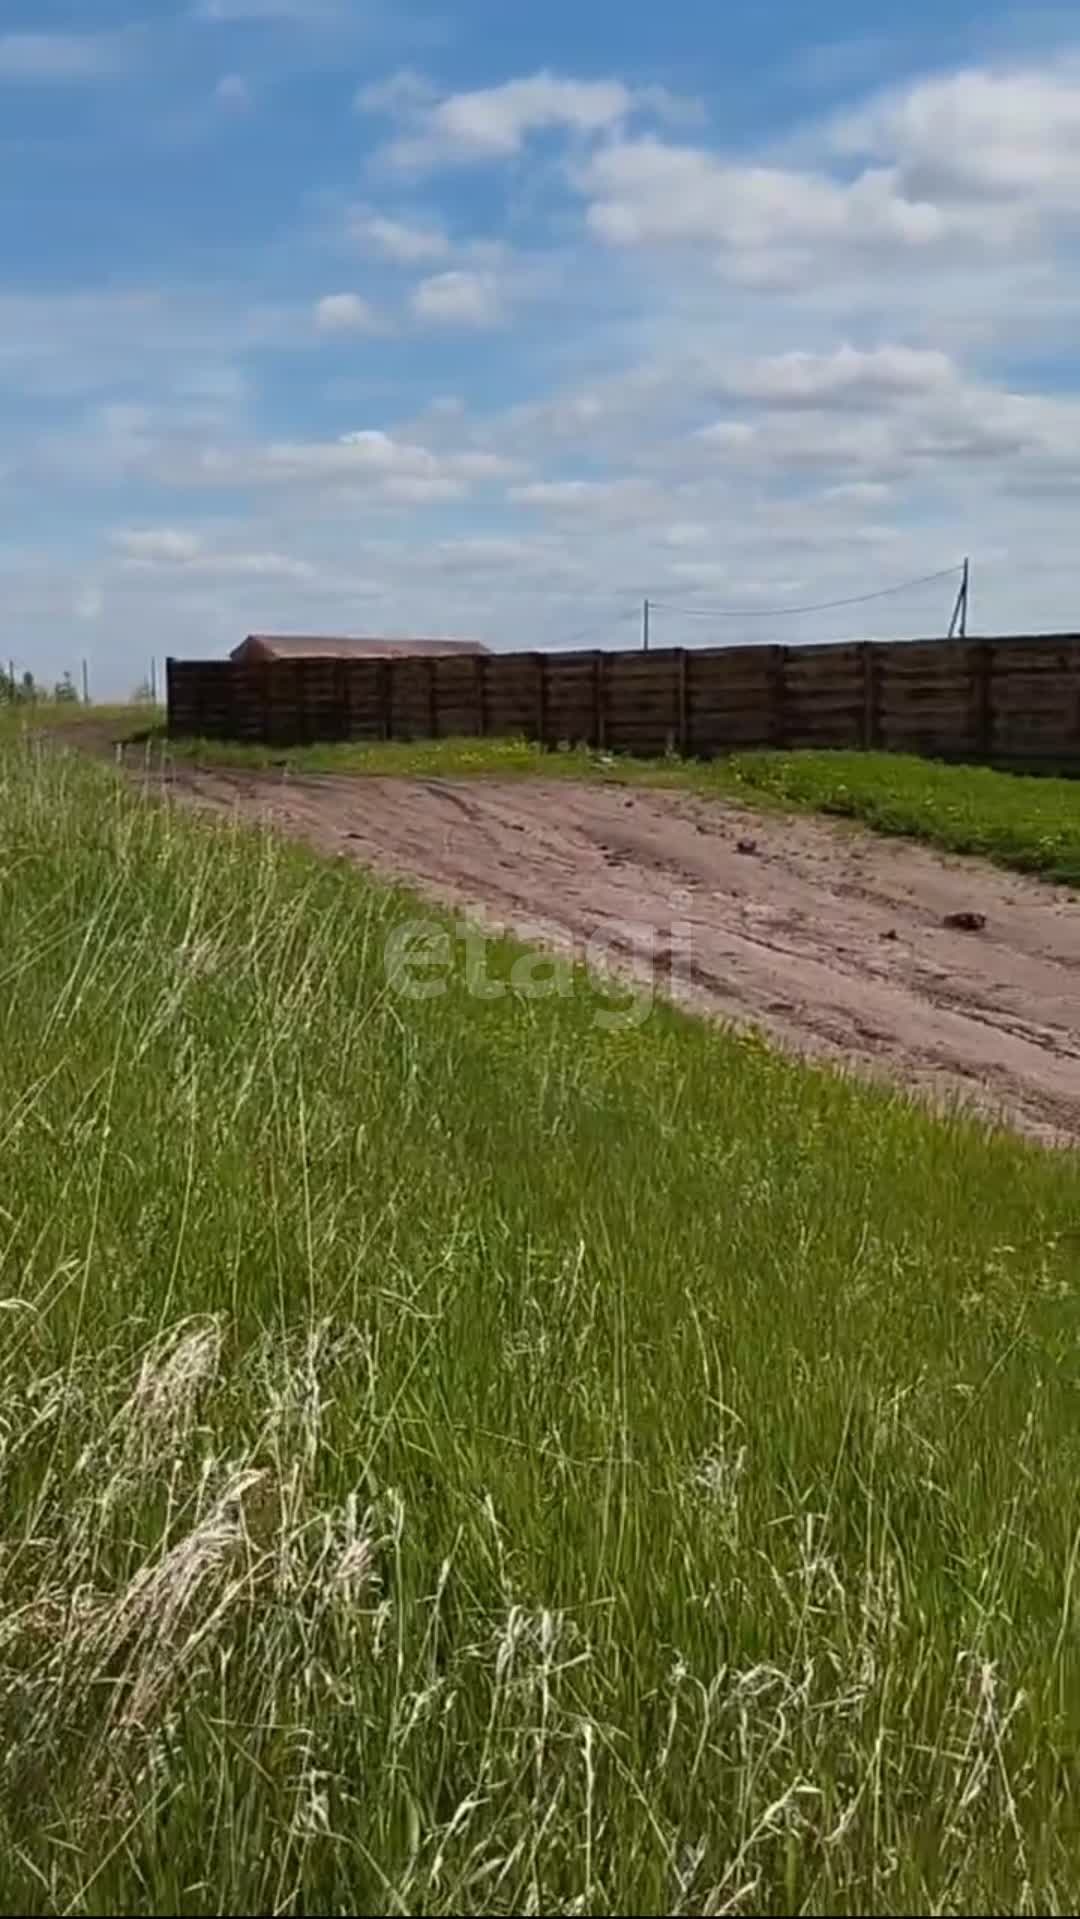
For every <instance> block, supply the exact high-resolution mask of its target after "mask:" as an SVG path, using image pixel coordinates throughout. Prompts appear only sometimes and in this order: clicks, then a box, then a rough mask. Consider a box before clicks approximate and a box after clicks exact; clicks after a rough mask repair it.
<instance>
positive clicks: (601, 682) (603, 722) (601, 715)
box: [593, 652, 607, 747]
mask: <svg viewBox="0 0 1080 1919" xmlns="http://www.w3.org/2000/svg"><path fill="white" fill-rule="evenodd" d="M605 681H606V675H605V672H604V655H603V653H602V652H597V653H596V654H595V655H594V656H593V745H594V746H598V747H604V746H606V745H607V706H606V694H607V686H606V684H605Z"/></svg>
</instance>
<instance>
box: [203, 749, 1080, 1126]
mask: <svg viewBox="0 0 1080 1919" xmlns="http://www.w3.org/2000/svg"><path fill="white" fill-rule="evenodd" d="M167 785H168V787H169V789H170V790H171V792H172V793H174V794H175V795H176V797H177V798H180V799H183V800H184V801H187V802H194V803H196V804H198V805H200V806H202V807H204V808H208V809H210V810H211V811H213V812H216V813H218V814H223V813H224V814H238V815H240V816H241V817H244V818H247V819H252V820H260V821H263V822H266V823H269V824H272V825H273V826H275V827H277V828H279V829H280V830H282V831H285V832H288V833H291V834H294V835H297V836H298V837H300V838H302V839H304V840H306V841H307V842H308V843H310V844H311V845H313V846H315V847H316V848H318V849H319V850H321V851H323V852H327V853H333V854H336V855H338V856H342V857H345V858H348V859H352V860H355V861H356V862H358V863H359V864H362V865H364V866H366V867H369V868H372V869H374V870H375V871H377V872H379V873H382V874H385V875H388V876H389V877H392V878H394V879H398V880H403V881H407V882H408V883H409V884H410V885H411V886H413V887H414V888H415V889H416V890H417V891H420V892H423V893H425V894H427V895H428V896H429V897H431V898H433V899H436V900H438V901H440V902H442V903H446V904H450V905H453V906H455V907H457V908H459V909H461V910H463V911H465V912H467V913H468V914H469V915H470V916H472V917H474V918H476V919H477V920H480V921H482V922H483V923H485V924H487V925H489V926H498V927H506V928H508V929H512V930H519V931H520V930H522V929H524V930H525V931H526V932H527V934H528V935H529V936H531V937H535V936H536V933H537V929H538V928H539V929H542V930H543V933H544V934H545V936H546V937H548V938H550V939H551V940H552V941H554V942H558V943H559V944H563V945H565V944H567V943H569V944H571V945H572V946H573V947H574V949H575V950H577V951H581V950H583V949H584V946H585V944H586V943H587V942H588V941H590V940H592V939H594V938H596V937H597V936H603V937H604V938H605V940H606V941H607V943H608V945H609V948H610V953H611V956H612V961H613V963H614V965H615V967H616V968H617V969H618V970H622V971H624V972H626V973H627V974H630V975H634V976H637V977H643V976H644V975H645V974H647V973H649V972H650V971H651V967H652V964H653V960H652V954H653V953H654V952H658V953H659V957H660V960H661V968H660V970H661V972H662V971H663V964H664V955H665V953H666V954H667V955H669V956H670V953H671V951H672V950H673V949H678V950H679V951H680V952H682V951H683V949H684V948H686V947H687V946H688V949H689V960H688V963H687V964H686V965H685V966H684V967H683V968H682V969H681V974H680V976H679V977H676V978H674V979H673V980H672V981H671V990H672V992H673V994H674V996H675V997H676V998H678V999H679V1000H681V1001H682V1002H684V1003H686V1004H687V1005H689V1006H691V1007H693V1008H694V1009H696V1010H698V1011H703V1012H706V1013H709V1014H712V1015H713V1016H716V1017H720V1018H723V1019H727V1020H732V1021H735V1022H738V1023H741V1024H747V1023H753V1024H755V1025H757V1026H759V1027H760V1028H761V1029H762V1030H763V1031H764V1032H766V1033H767V1034H769V1035H770V1036H771V1037H772V1038H774V1039H775V1040H777V1041H778V1042H779V1043H780V1044H781V1045H782V1046H784V1047H786V1048H788V1049H789V1050H791V1051H793V1052H796V1053H799V1054H802V1055H806V1056H809V1057H813V1058H818V1059H825V1060H829V1061H833V1062H836V1063H840V1064H842V1065H845V1066H850V1067H852V1068H854V1069H856V1070H858V1071H860V1072H869V1073H873V1074H877V1075H880V1074H886V1075H888V1076H890V1077H892V1078H894V1079H896V1080H898V1081H900V1082H901V1083H903V1084H905V1085H907V1086H909V1087H913V1088H915V1089H917V1090H918V1091H920V1092H921V1093H923V1094H924V1095H929V1096H930V1097H932V1098H934V1099H936V1100H938V1101H941V1100H954V1099H957V1098H959V1099H960V1100H961V1101H962V1102H964V1103H966V1104H970V1105H973V1106H974V1107H976V1108H977V1109H978V1110H979V1111H981V1112H982V1113H984V1114H987V1115H989V1116H991V1117H993V1118H995V1119H998V1120H1004V1121H1007V1122H1008V1123H1011V1124H1012V1125H1014V1126H1018V1127H1020V1128H1021V1129H1022V1130H1024V1131H1026V1132H1028V1133H1030V1134H1031V1135H1033V1136H1034V1137H1036V1138H1039V1139H1042V1140H1045V1141H1057V1142H1063V1141H1064V1142H1076V1141H1078V1140H1080V905H1078V902H1077V899H1076V896H1075V895H1073V894H1072V893H1071V892H1069V891H1067V890H1066V889H1063V888H1054V887H1051V886H1047V885H1044V884H1042V883H1040V882H1039V881H1036V880H1029V879H1026V878H1024V877H1023V876H1020V875H1016V874H1012V873H1006V872H1002V871H999V870H998V869H997V868H995V867H992V866H989V865H987V864H985V863H983V862H981V861H978V860H960V859H954V858H947V857H944V856H941V855H938V854H936V853H934V852H932V851H930V850H929V849H926V848H923V847H920V846H917V845H913V844H910V843H907V842H900V841H892V840H886V839H882V838H879V837H876V836H873V835H870V834H867V833H860V832H857V831H853V830H852V829H851V828H850V827H848V826H846V825H836V824H833V823H831V822H825V821H817V820H806V819H801V818H800V819H786V818H781V817H777V816H775V815H763V814H758V813H750V812H746V811H743V810H741V809H739V808H737V807H732V806H728V805H727V804H725V803H723V802H720V801H713V800H706V799H702V798H699V797H697V796H692V795H687V794H682V793H672V792H662V791H655V790H654V791H648V790H645V789H642V788H635V789H634V790H633V791H632V792H628V791H627V789H626V788H625V787H620V786H618V785H615V784H612V785H600V784H597V785H587V784H580V785H577V784H573V783H571V782H563V781H541V780H531V779H530V780H519V781H514V782H508V781H492V780H477V781H475V782H472V783H466V782H463V781H444V780H431V779H428V780H395V779H368V778H363V779H347V778H333V777H326V778H296V777H292V776H289V777H286V778H282V777H281V776H277V775H270V774H249V773H246V772H240V771H236V770H229V771H223V770H214V771H211V770H205V771H204V770H200V769H194V768H185V767H174V768H173V770H172V771H171V772H170V774H169V775H168V776H167ZM957 911H970V912H975V913H980V914H983V915H985V919H986V928H985V931H984V932H982V933H978V934H972V933H963V932H958V931H955V930H953V929H950V928H948V927H946V926H944V925H943V923H942V922H943V920H944V917H945V915H946V914H949V913H954V912H957Z"/></svg>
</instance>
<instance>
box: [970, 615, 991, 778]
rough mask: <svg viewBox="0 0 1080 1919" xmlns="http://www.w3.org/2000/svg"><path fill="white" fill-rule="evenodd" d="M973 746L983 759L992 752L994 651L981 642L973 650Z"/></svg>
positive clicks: (987, 642)
mask: <svg viewBox="0 0 1080 1919" xmlns="http://www.w3.org/2000/svg"><path fill="white" fill-rule="evenodd" d="M974 655H975V657H974V659H973V661H972V666H973V669H974V674H975V745H976V750H977V752H978V753H979V755H980V756H981V757H982V758H983V759H988V758H989V756H990V754H991V753H992V752H993V750H994V649H993V646H992V645H991V643H990V641H989V640H981V641H980V642H979V643H978V645H977V646H976V647H975V649H974Z"/></svg>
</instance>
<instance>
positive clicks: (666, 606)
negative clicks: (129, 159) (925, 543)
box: [649, 565, 963, 620]
mask: <svg viewBox="0 0 1080 1919" xmlns="http://www.w3.org/2000/svg"><path fill="white" fill-rule="evenodd" d="M962 572H963V567H962V566H960V565H957V566H945V567H942V569H941V571H940V572H938V573H924V574H922V575H921V576H920V577H919V578H918V579H915V580H901V581H900V583H899V585H898V586H883V587H879V589H878V591H877V592H876V593H853V594H852V595H851V596H850V598H848V599H844V600H819V601H818V602H817V604H816V605H814V606H751V607H746V606H741V607H740V606H678V605H675V604H673V603H672V602H671V601H669V600H654V599H650V601H649V605H650V607H652V608H655V609H656V610H657V611H658V612H660V613H681V614H683V615H684V617H685V618H686V619H688V620H775V619H779V618H780V617H781V616H782V615H783V614H785V613H831V612H833V611H834V610H835V609H836V608H837V607H841V606H864V605H865V604H866V602H867V601H868V600H886V599H888V598H889V596H890V594H893V593H909V592H910V591H911V589H912V587H915V586H932V585H933V584H934V582H935V581H937V580H951V579H952V578H953V576H954V574H957V573H962Z"/></svg>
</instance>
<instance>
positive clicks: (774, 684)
mask: <svg viewBox="0 0 1080 1919" xmlns="http://www.w3.org/2000/svg"><path fill="white" fill-rule="evenodd" d="M786 659H787V647H786V646H772V647H770V648H769V731H770V734H771V736H772V744H773V745H774V746H786V745H787V712H786V706H787V675H786V674H785V672H784V665H785V661H786Z"/></svg>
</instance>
